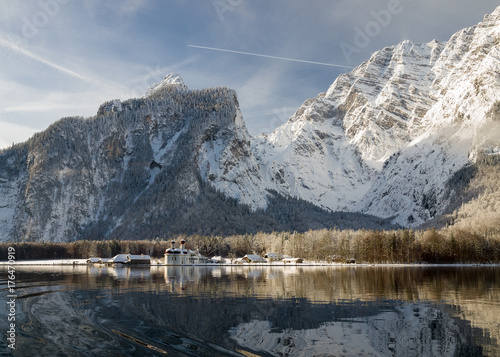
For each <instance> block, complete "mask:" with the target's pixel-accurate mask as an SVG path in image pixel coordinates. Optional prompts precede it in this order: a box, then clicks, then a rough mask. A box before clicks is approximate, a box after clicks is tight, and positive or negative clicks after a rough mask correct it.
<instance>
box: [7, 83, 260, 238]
mask: <svg viewBox="0 0 500 357" xmlns="http://www.w3.org/2000/svg"><path fill="white" fill-rule="evenodd" d="M248 153H250V147H249V138H248V134H247V132H246V129H245V127H244V124H243V122H242V120H241V114H240V112H239V109H238V102H237V99H236V93H235V92H234V91H232V90H229V89H227V88H215V89H209V90H202V91H190V90H188V89H187V87H186V86H185V85H184V84H183V83H182V80H181V79H180V77H179V76H178V75H169V76H167V77H166V79H165V80H164V81H163V82H162V83H159V84H157V85H156V86H154V87H153V88H151V89H150V90H149V91H148V93H147V95H146V96H145V97H144V98H141V99H131V100H128V101H125V102H121V101H119V100H115V101H111V102H107V103H105V104H103V105H102V106H101V107H100V108H99V110H98V113H97V115H96V116H95V117H93V118H90V119H83V118H65V119H62V120H60V121H59V122H57V123H55V124H53V125H52V126H51V127H49V128H48V129H47V130H46V131H44V132H42V133H39V134H36V135H35V136H34V137H33V138H32V139H30V140H29V141H28V142H27V143H25V144H22V145H17V146H16V147H14V148H12V149H10V150H6V151H4V152H2V154H1V155H0V168H1V169H0V177H1V178H2V181H1V183H0V185H1V187H0V190H1V191H0V192H1V194H2V202H3V204H2V206H1V208H0V217H1V220H2V225H3V228H2V232H3V233H2V234H5V236H4V237H2V238H4V239H5V238H10V239H30V240H42V239H43V240H61V239H75V238H80V237H89V236H90V237H109V235H111V234H116V235H118V237H120V236H123V235H125V236H127V235H130V234H127V233H126V232H127V231H131V232H136V233H137V235H138V234H139V233H140V232H141V231H144V230H146V231H150V230H151V229H155V228H156V229H158V228H159V227H162V228H163V229H162V230H160V229H159V231H160V232H161V231H164V232H165V231H168V227H166V226H165V225H168V224H167V223H166V222H169V221H171V220H172V219H173V218H172V217H170V218H169V215H170V216H171V215H174V216H175V215H179V214H181V212H175V213H174V212H172V210H173V209H174V208H178V207H177V206H178V205H177V202H179V200H181V201H183V202H184V201H185V202H188V203H189V202H194V201H195V200H196V199H197V197H198V196H199V195H201V194H202V191H203V188H202V185H203V182H204V181H208V182H213V186H214V187H215V189H225V192H226V194H227V195H228V196H233V197H235V198H238V199H239V200H240V202H242V203H248V204H250V205H252V204H254V202H253V201H252V199H253V198H252V197H253V195H252V179H253V178H252V172H255V171H256V168H255V167H254V166H252V165H255V164H254V162H253V161H252V160H251V158H249V157H248ZM228 156H230V157H228ZM236 159H237V160H238V161H232V160H236ZM221 165H223V166H224V168H225V171H224V175H225V176H224V177H221V176H218V175H217V174H214V173H212V171H214V170H215V168H216V167H215V166H217V167H218V166H221ZM200 175H201V177H200ZM243 183H244V184H245V186H246V188H247V189H246V193H244V194H240V193H239V192H237V193H236V190H233V191H231V190H232V188H233V186H234V185H238V184H239V185H243ZM261 204H262V203H261ZM145 227H148V228H145ZM134 235H136V234H132V236H134ZM148 238H151V237H148Z"/></svg>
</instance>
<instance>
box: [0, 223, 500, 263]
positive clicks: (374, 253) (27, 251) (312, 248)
mask: <svg viewBox="0 0 500 357" xmlns="http://www.w3.org/2000/svg"><path fill="white" fill-rule="evenodd" d="M182 238H184V239H185V240H186V241H187V248H189V249H193V250H197V251H199V252H200V253H201V254H202V255H204V256H206V257H212V256H223V257H230V258H234V257H241V256H244V255H245V254H258V255H264V254H265V253H270V252H272V253H280V254H284V255H290V256H293V257H300V258H303V259H307V260H312V261H327V262H332V261H347V260H350V259H355V261H356V262H357V263H375V264H377V263H379V264H391V263H394V264H420V263H427V264H467V263H474V264H475V263H478V264H498V263H500V231H499V230H498V229H489V230H483V231H481V232H479V231H469V230H464V229H451V228H443V229H441V230H436V229H428V230H408V229H404V230H391V231H376V230H337V229H322V230H310V231H307V232H302V233H299V232H272V233H257V234H253V235H251V234H247V235H232V236H225V237H224V236H201V235H191V236H186V235H176V236H172V237H169V239H160V238H156V239H153V240H133V241H129V240H118V239H112V240H79V241H74V242H67V243H58V242H10V243H9V242H4V243H0V259H1V260H3V261H5V260H7V253H8V249H9V247H14V248H15V251H16V260H38V259H85V258H89V257H112V256H115V255H117V254H123V253H130V254H147V255H150V256H152V257H157V258H162V257H163V255H164V252H165V249H166V248H168V247H169V246H170V240H171V239H175V240H176V241H180V240H181V239H182Z"/></svg>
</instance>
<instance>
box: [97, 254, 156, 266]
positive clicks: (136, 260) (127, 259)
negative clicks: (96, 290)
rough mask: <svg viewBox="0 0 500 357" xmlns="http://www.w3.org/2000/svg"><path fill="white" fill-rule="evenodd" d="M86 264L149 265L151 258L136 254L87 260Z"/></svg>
mask: <svg viewBox="0 0 500 357" xmlns="http://www.w3.org/2000/svg"><path fill="white" fill-rule="evenodd" d="M87 263H88V264H108V265H114V264H151V257H150V256H149V255H144V254H141V255H137V254H118V255H115V256H114V257H113V258H89V259H87Z"/></svg>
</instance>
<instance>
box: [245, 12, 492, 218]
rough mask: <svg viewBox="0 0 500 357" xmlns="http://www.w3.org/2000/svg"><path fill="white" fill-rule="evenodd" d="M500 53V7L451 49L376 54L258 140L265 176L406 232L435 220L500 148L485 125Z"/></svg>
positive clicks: (279, 187) (270, 182)
mask: <svg viewBox="0 0 500 357" xmlns="http://www.w3.org/2000/svg"><path fill="white" fill-rule="evenodd" d="M499 54H500V7H499V8H497V9H496V10H495V12H493V13H492V14H491V15H487V16H485V18H484V21H483V22H481V23H480V24H478V25H477V26H473V27H471V28H468V29H464V30H461V31H459V32H458V33H457V34H455V35H454V36H452V38H451V39H450V40H449V41H448V42H446V43H440V42H437V41H431V42H429V43H427V44H415V43H411V42H409V41H404V42H402V43H400V44H399V45H397V46H394V47H387V48H384V49H383V50H381V51H378V52H376V53H374V54H373V55H372V56H371V58H370V59H369V60H368V61H366V62H364V63H362V64H361V65H360V66H358V67H357V68H356V69H354V70H353V71H352V72H350V73H347V74H343V75H341V76H339V77H338V78H337V79H336V80H335V82H334V83H333V85H332V86H331V87H330V88H329V89H328V91H327V92H326V93H321V94H320V95H319V96H318V97H316V98H314V99H310V100H308V101H306V102H305V103H304V104H303V105H302V107H301V108H299V110H298V111H297V112H296V113H295V115H294V116H292V118H290V120H289V121H288V122H287V123H285V124H283V125H282V126H281V127H279V128H277V129H276V130H275V131H274V132H273V133H271V134H269V135H263V136H260V137H257V138H255V139H254V141H253V143H252V149H253V151H254V154H255V156H256V158H258V160H259V164H260V165H261V167H263V168H264V172H265V173H266V174H264V175H263V179H264V180H265V181H266V184H267V186H271V187H273V189H275V190H276V191H278V192H280V193H282V194H285V195H291V196H296V197H300V198H303V199H305V200H308V201H310V202H313V203H315V204H317V205H319V206H321V207H324V208H328V209H331V210H333V211H336V210H346V209H348V210H355V211H360V212H365V213H369V214H374V215H378V216H381V217H385V218H391V217H392V219H393V221H394V222H395V223H398V224H401V225H406V226H416V225H419V224H422V223H423V222H425V221H427V220H429V219H432V218H434V217H436V216H437V215H439V214H441V213H442V212H444V210H445V208H446V206H447V204H448V203H449V201H450V198H451V196H452V195H453V194H454V192H450V191H449V190H447V189H446V184H447V182H448V180H449V179H451V177H452V176H453V175H454V173H456V172H457V171H459V170H460V169H461V168H463V167H464V166H465V165H467V164H468V163H469V162H470V161H474V159H475V156H476V155H477V153H479V152H481V151H483V150H485V149H486V150H487V149H489V146H488V145H489V144H488V145H486V146H485V143H486V142H488V141H489V142H490V144H491V142H492V140H493V142H495V139H494V137H495V136H494V135H493V134H492V133H495V131H491V130H490V131H489V132H488V139H486V137H485V136H484V134H485V131H484V130H482V129H481V128H484V127H485V126H487V125H490V124H488V123H490V122H491V119H488V116H487V115H486V113H487V112H488V111H490V110H491V108H492V107H493V106H494V105H495V103H496V102H497V101H499V100H500V94H499V93H500V92H499V90H498V89H499V87H500V64H499V58H500V57H499ZM496 133H499V132H498V131H497V132H496ZM497 137H498V136H497ZM495 145H498V140H496V143H493V146H495ZM490 146H491V145H490Z"/></svg>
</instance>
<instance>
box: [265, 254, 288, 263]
mask: <svg viewBox="0 0 500 357" xmlns="http://www.w3.org/2000/svg"><path fill="white" fill-rule="evenodd" d="M264 259H266V260H267V261H268V262H279V261H281V260H283V254H278V253H266V255H264Z"/></svg>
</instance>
